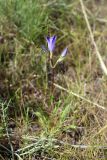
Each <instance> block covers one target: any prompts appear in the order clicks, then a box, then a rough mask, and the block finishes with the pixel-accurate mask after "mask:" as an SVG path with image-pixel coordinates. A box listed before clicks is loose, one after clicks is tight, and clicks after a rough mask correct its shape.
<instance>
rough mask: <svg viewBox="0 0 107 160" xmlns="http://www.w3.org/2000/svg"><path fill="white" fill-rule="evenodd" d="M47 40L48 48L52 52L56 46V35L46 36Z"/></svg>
mask: <svg viewBox="0 0 107 160" xmlns="http://www.w3.org/2000/svg"><path fill="white" fill-rule="evenodd" d="M46 41H47V43H48V49H49V51H50V52H51V53H52V52H53V50H54V48H55V42H56V36H52V37H46Z"/></svg>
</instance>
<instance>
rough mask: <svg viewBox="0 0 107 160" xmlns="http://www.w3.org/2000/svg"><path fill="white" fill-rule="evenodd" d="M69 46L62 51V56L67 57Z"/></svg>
mask: <svg viewBox="0 0 107 160" xmlns="http://www.w3.org/2000/svg"><path fill="white" fill-rule="evenodd" d="M67 51H68V48H65V49H64V50H63V51H62V53H61V57H65V56H66V54H67Z"/></svg>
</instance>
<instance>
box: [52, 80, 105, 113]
mask: <svg viewBox="0 0 107 160" xmlns="http://www.w3.org/2000/svg"><path fill="white" fill-rule="evenodd" d="M54 86H55V87H57V88H59V89H61V90H63V91H66V92H67V93H69V94H72V95H74V96H75V97H78V98H80V99H82V100H84V101H86V102H88V103H90V104H92V105H94V106H96V107H98V108H101V109H103V110H105V111H107V109H106V108H105V107H104V106H101V105H99V104H97V103H95V102H92V101H90V100H89V99H86V98H85V97H82V96H81V95H79V94H77V93H74V92H73V91H71V90H68V89H66V88H64V87H62V86H60V85H58V84H56V83H54Z"/></svg>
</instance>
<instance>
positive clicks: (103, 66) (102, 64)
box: [80, 0, 107, 75]
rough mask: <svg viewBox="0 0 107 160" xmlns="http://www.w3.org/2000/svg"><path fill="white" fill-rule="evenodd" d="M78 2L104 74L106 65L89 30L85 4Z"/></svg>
mask: <svg viewBox="0 0 107 160" xmlns="http://www.w3.org/2000/svg"><path fill="white" fill-rule="evenodd" d="M80 4H81V8H82V11H83V14H84V18H85V21H86V24H87V28H88V30H89V33H90V38H91V41H92V44H93V46H94V48H95V52H96V55H97V57H98V59H99V62H100V65H101V68H102V70H103V72H104V73H105V75H107V67H106V66H105V64H104V62H103V60H102V57H101V54H100V52H99V49H98V47H97V44H96V42H95V40H94V35H93V33H92V30H91V26H90V23H89V21H88V16H87V13H86V10H85V6H84V3H83V0H80Z"/></svg>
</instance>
